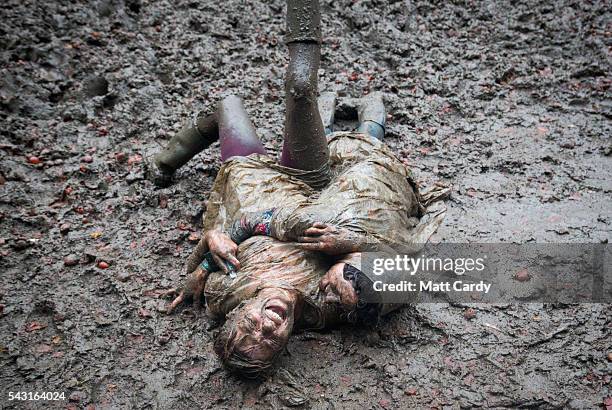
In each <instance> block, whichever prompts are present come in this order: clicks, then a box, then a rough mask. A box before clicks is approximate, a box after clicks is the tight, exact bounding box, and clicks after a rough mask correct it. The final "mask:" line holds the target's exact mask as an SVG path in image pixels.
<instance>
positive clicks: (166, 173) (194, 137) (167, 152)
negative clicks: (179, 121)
mask: <svg viewBox="0 0 612 410" xmlns="http://www.w3.org/2000/svg"><path fill="white" fill-rule="evenodd" d="M218 138H219V134H218V128H217V117H216V114H211V115H208V116H204V117H199V118H198V119H197V120H196V122H195V124H193V125H190V126H186V127H184V128H183V129H182V130H180V131H179V132H178V133H177V134H176V135H175V136H174V137H172V139H171V140H170V142H169V143H168V146H167V147H166V148H165V149H164V150H163V151H162V152H160V153H159V154H157V155H155V157H153V161H152V164H149V166H148V168H149V169H148V174H149V179H151V180H152V181H153V183H155V185H157V186H161V187H165V186H168V185H170V184H171V183H172V177H173V176H174V173H175V172H176V170H177V169H179V168H180V167H182V166H183V165H185V164H186V163H187V162H188V161H189V160H190V159H191V158H193V157H194V156H196V155H197V154H198V153H200V152H202V151H203V150H204V149H206V148H207V147H208V146H210V144H212V143H213V142H215V141H216V140H217V139H218Z"/></svg>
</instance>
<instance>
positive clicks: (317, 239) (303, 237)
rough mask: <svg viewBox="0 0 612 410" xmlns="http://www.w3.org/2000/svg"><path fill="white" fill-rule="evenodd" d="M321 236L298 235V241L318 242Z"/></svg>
mask: <svg viewBox="0 0 612 410" xmlns="http://www.w3.org/2000/svg"><path fill="white" fill-rule="evenodd" d="M320 241H321V238H313V237H312V236H298V242H320Z"/></svg>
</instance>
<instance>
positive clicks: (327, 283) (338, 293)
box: [319, 263, 357, 309]
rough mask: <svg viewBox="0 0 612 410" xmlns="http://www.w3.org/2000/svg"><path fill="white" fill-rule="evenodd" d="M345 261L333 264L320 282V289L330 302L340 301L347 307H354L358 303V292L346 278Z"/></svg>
mask: <svg viewBox="0 0 612 410" xmlns="http://www.w3.org/2000/svg"><path fill="white" fill-rule="evenodd" d="M344 265H345V264H344V263H337V264H335V265H334V266H332V267H331V268H330V269H329V270H328V271H327V273H326V274H325V276H323V277H322V278H321V281H320V282H319V289H320V290H321V291H322V292H323V293H324V294H325V300H326V301H328V302H340V303H341V304H342V305H343V306H344V307H345V308H347V309H353V308H354V307H355V305H356V304H357V293H356V292H355V289H353V285H352V284H351V282H350V281H348V280H346V279H344V275H343V272H344Z"/></svg>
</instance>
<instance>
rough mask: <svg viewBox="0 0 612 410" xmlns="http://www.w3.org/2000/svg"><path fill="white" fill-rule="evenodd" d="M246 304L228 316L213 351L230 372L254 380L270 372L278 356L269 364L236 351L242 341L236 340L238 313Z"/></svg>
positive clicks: (217, 336) (216, 338)
mask: <svg viewBox="0 0 612 410" xmlns="http://www.w3.org/2000/svg"><path fill="white" fill-rule="evenodd" d="M245 304H246V301H244V302H242V303H241V304H240V305H238V306H237V307H236V308H234V310H232V311H231V312H230V313H229V314H228V315H227V317H226V320H225V323H224V324H223V325H222V326H221V328H220V330H219V333H218V334H217V335H216V337H215V341H214V344H213V349H214V351H215V353H216V354H217V356H219V358H220V359H221V361H222V362H223V365H224V366H225V367H226V368H227V369H228V370H230V371H232V372H235V373H237V374H239V375H240V376H244V377H247V378H250V379H254V378H257V377H259V376H261V375H263V374H264V373H266V372H267V371H269V370H270V369H271V368H272V363H273V362H274V359H276V357H277V356H274V357H272V358H271V359H270V361H269V362H264V361H261V360H256V359H253V358H251V357H248V356H246V355H244V354H242V353H240V352H239V351H237V350H236V349H235V346H236V345H237V344H238V342H239V341H240V340H237V339H236V333H237V331H236V324H237V323H238V321H239V320H240V315H239V314H238V313H239V312H240V310H241V309H242V307H243V306H244V305H245ZM279 350H280V351H282V349H279Z"/></svg>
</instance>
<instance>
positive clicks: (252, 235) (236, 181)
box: [151, 0, 441, 375]
mask: <svg viewBox="0 0 612 410" xmlns="http://www.w3.org/2000/svg"><path fill="white" fill-rule="evenodd" d="M287 28H288V35H287V43H288V47H289V55H290V61H289V65H288V71H287V75H286V109H287V111H286V119H285V134H284V144H283V151H282V154H281V159H280V164H277V163H275V161H274V160H273V159H272V158H270V157H269V156H268V155H267V154H266V151H265V149H264V147H263V146H262V144H261V143H260V141H259V140H258V138H257V136H256V133H255V130H254V128H253V126H252V124H251V122H250V121H249V118H248V116H247V114H246V112H245V110H244V108H243V106H242V103H241V101H240V99H239V98H237V97H228V98H226V99H224V100H223V101H221V102H220V103H219V105H218V107H217V110H216V111H215V113H213V114H211V115H209V116H207V117H203V118H201V119H200V120H198V122H197V124H195V126H194V127H192V128H187V129H186V130H184V131H183V132H181V133H180V134H178V135H177V136H176V137H175V138H173V140H172V141H171V142H170V144H169V146H168V147H167V148H166V149H165V150H164V151H163V152H161V153H160V154H158V155H157V157H156V158H155V165H154V166H153V167H152V170H151V171H152V176H153V178H154V180H155V181H156V182H158V183H162V184H165V183H168V182H169V181H170V180H171V177H172V174H173V173H174V171H175V170H176V169H177V168H178V167H180V166H181V165H182V164H184V163H186V162H187V161H188V160H189V159H190V158H191V157H193V156H194V155H196V154H197V153H198V152H200V151H201V150H203V149H204V148H205V147H206V146H208V145H209V144H210V143H211V142H212V141H215V140H217V139H218V140H219V142H220V145H221V157H222V160H223V161H224V162H223V165H222V167H221V169H220V170H219V173H218V175H217V178H216V180H215V183H214V186H213V189H212V192H211V194H210V199H209V201H208V204H209V205H208V207H207V210H206V214H205V216H204V235H203V236H202V240H201V241H200V242H199V243H198V245H197V246H196V248H195V250H194V252H193V253H192V255H191V256H190V257H189V259H188V261H187V264H186V268H187V271H188V272H191V274H190V276H189V277H188V279H187V282H186V283H185V285H184V286H183V287H182V289H180V290H179V295H178V296H177V297H176V299H175V300H174V301H173V302H172V304H171V305H170V307H169V311H172V310H173V309H175V308H176V307H177V306H178V305H179V304H181V303H183V302H185V301H187V300H189V299H193V300H194V301H195V303H196V304H200V302H201V300H202V298H204V299H205V302H206V306H207V308H208V312H209V314H211V315H212V316H214V317H216V318H219V319H221V320H224V321H225V322H224V324H223V326H222V327H221V330H220V332H219V334H218V336H217V337H216V339H215V343H214V348H215V352H216V353H217V354H218V355H219V357H220V358H221V359H222V360H223V362H224V364H225V365H226V366H227V367H229V368H231V369H234V370H237V371H239V372H240V373H242V374H246V375H254V374H257V373H259V372H261V371H262V370H265V369H267V368H269V367H270V366H271V364H272V363H273V361H274V359H275V358H276V357H277V356H278V355H279V354H280V353H281V352H282V351H283V348H284V347H285V346H286V344H287V341H288V339H289V336H290V334H291V333H292V332H293V331H294V330H295V329H304V328H309V329H317V328H319V329H320V328H323V327H325V326H330V325H334V324H337V323H338V322H347V321H348V322H357V321H360V322H370V323H373V322H375V321H376V320H377V318H378V317H379V316H380V315H382V314H384V313H386V312H387V311H389V310H390V308H391V306H390V305H382V304H375V303H368V301H371V300H372V295H371V294H370V295H367V294H366V293H367V289H368V285H369V283H371V281H370V280H369V278H368V277H367V276H366V275H364V274H363V273H362V272H361V271H360V252H362V251H364V250H368V249H380V248H381V247H384V246H386V245H389V244H396V243H404V244H408V243H413V242H422V241H423V240H424V239H425V238H424V237H423V234H424V233H425V234H426V233H428V232H431V231H432V229H418V228H417V229H415V226H416V225H417V223H418V217H419V216H420V215H421V214H422V211H423V202H422V198H421V197H420V196H419V194H418V192H417V190H416V187H415V185H414V183H413V182H412V179H411V178H410V175H409V172H408V170H407V169H406V168H405V167H404V166H403V164H402V163H401V162H400V161H399V160H398V159H397V158H396V157H395V156H394V155H393V153H392V152H390V150H389V149H388V148H387V147H385V146H384V144H383V143H382V142H381V141H382V139H383V137H384V126H385V117H386V116H385V110H384V105H383V101H382V95H381V94H379V93H375V94H372V95H370V96H368V97H366V98H363V99H362V100H361V103H360V106H359V121H360V125H359V128H358V130H357V131H356V132H352V133H331V130H332V126H333V116H334V105H335V95H333V94H332V95H330V94H328V95H324V96H323V97H322V99H321V101H322V104H321V112H322V115H321V114H320V112H319V103H318V101H317V72H318V68H319V60H320V43H321V35H320V16H319V5H318V2H317V1H313V0H302V1H293V0H288V16H287ZM322 118H323V120H322ZM326 133H327V134H329V135H327V136H326ZM440 220H441V218H434V219H433V220H432V221H431V222H432V223H433V224H434V225H435V224H437V223H439V221H440ZM429 226H430V227H431V225H429Z"/></svg>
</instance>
